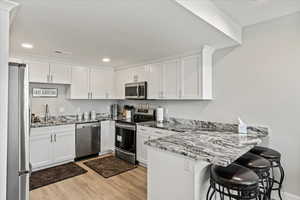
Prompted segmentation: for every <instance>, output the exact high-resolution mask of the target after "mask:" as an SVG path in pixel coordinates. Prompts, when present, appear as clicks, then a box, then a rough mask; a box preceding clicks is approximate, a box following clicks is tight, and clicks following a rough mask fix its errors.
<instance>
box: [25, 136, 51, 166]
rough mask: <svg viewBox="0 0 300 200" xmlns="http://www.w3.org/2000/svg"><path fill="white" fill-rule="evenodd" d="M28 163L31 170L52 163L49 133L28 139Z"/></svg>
mask: <svg viewBox="0 0 300 200" xmlns="http://www.w3.org/2000/svg"><path fill="white" fill-rule="evenodd" d="M30 163H31V164H32V168H33V170H35V169H37V168H40V167H43V166H46V165H50V164H51V163H52V142H51V134H50V132H48V133H47V132H46V133H43V134H40V135H35V136H31V137H30Z"/></svg>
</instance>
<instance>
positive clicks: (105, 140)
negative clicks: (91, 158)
mask: <svg viewBox="0 0 300 200" xmlns="http://www.w3.org/2000/svg"><path fill="white" fill-rule="evenodd" d="M114 149H115V122H114V121H102V122H101V153H107V152H111V151H114Z"/></svg>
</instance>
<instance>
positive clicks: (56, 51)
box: [54, 50, 72, 55]
mask: <svg viewBox="0 0 300 200" xmlns="http://www.w3.org/2000/svg"><path fill="white" fill-rule="evenodd" d="M54 54H56V55H72V52H69V51H62V50H55V51H54Z"/></svg>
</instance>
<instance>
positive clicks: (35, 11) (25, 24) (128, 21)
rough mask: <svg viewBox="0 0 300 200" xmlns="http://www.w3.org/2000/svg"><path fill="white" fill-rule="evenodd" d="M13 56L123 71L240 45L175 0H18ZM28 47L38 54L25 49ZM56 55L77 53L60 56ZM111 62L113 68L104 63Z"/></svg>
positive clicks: (14, 26)
mask: <svg viewBox="0 0 300 200" xmlns="http://www.w3.org/2000/svg"><path fill="white" fill-rule="evenodd" d="M16 2H19V3H20V5H21V6H20V8H19V10H18V12H17V15H16V18H15V21H14V23H13V27H12V30H11V55H12V56H23V55H27V54H34V55H37V56H47V57H51V58H57V57H58V58H67V59H68V58H69V59H71V60H72V61H74V62H76V63H82V64H86V65H103V66H123V65H130V64H135V63H140V62H144V61H148V60H153V59H159V58H162V57H169V56H173V55H178V54H182V53H184V52H191V51H195V50H199V49H201V47H202V46H203V44H207V45H211V46H217V45H219V46H228V45H232V44H233V43H234V42H233V41H232V40H231V39H229V38H228V37H227V36H225V35H224V34H222V33H221V32H220V31H216V30H217V29H215V28H213V27H212V26H210V25H208V24H207V23H205V22H204V21H203V20H200V19H199V18H198V17H196V16H195V15H193V14H192V13H190V12H189V11H187V10H186V9H184V8H182V7H181V6H180V5H178V4H177V3H176V2H175V1H173V0H51V1H44V0H16ZM22 42H28V43H33V45H34V49H31V50H28V49H23V48H21V46H20V45H21V43H22ZM54 50H64V51H68V52H72V55H71V56H62V55H60V56H57V55H54V54H53V51H54ZM106 56H107V57H110V58H111V59H112V62H111V63H109V64H104V63H101V58H102V57H106Z"/></svg>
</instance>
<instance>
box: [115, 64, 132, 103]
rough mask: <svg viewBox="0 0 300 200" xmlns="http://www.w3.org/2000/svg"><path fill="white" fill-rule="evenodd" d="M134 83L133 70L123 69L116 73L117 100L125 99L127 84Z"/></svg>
mask: <svg viewBox="0 0 300 200" xmlns="http://www.w3.org/2000/svg"><path fill="white" fill-rule="evenodd" d="M132 82H134V77H133V70H132V69H122V70H118V71H115V98H116V99H124V98H125V84H126V83H132Z"/></svg>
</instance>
